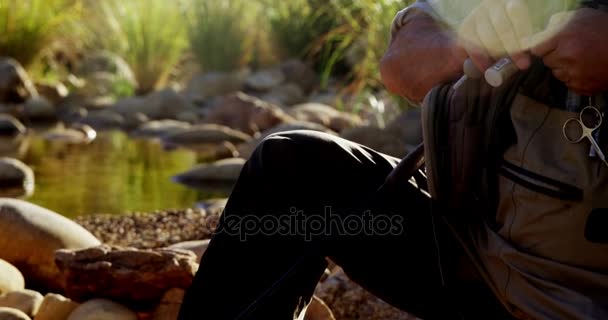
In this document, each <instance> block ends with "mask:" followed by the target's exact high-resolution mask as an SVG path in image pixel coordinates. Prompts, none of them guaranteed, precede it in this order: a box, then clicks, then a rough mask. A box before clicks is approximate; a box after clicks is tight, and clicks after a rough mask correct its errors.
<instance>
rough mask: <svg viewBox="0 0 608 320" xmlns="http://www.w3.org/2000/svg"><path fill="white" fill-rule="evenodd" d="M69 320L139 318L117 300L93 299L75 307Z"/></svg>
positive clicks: (126, 319)
mask: <svg viewBox="0 0 608 320" xmlns="http://www.w3.org/2000/svg"><path fill="white" fill-rule="evenodd" d="M67 320H137V314H136V313H135V312H133V311H131V310H129V308H127V307H125V306H123V305H121V304H118V303H116V302H113V301H110V300H106V299H93V300H89V301H87V302H85V303H83V304H81V305H80V306H78V307H77V308H76V309H74V311H73V312H72V313H71V314H70V316H69V317H68V319H67Z"/></svg>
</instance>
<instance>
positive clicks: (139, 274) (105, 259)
mask: <svg viewBox="0 0 608 320" xmlns="http://www.w3.org/2000/svg"><path fill="white" fill-rule="evenodd" d="M55 262H56V264H57V266H58V267H59V270H61V273H62V275H63V276H64V277H65V280H66V286H65V292H66V295H67V296H68V297H70V298H72V299H74V300H77V301H80V300H85V299H87V298H90V297H104V298H108V299H112V300H116V301H121V302H125V303H128V304H129V305H131V304H132V303H134V304H153V303H156V302H158V301H159V300H160V298H161V297H162V296H163V294H164V293H165V292H166V291H167V290H169V289H171V288H182V289H187V288H188V287H189V286H190V284H191V283H192V279H193V278H194V274H195V273H196V270H197V269H198V264H197V263H196V255H195V254H194V253H192V252H190V251H186V250H178V249H153V250H140V249H135V248H123V247H111V246H108V245H102V246H98V247H93V248H88V249H82V250H69V249H64V250H58V251H57V252H56V254H55Z"/></svg>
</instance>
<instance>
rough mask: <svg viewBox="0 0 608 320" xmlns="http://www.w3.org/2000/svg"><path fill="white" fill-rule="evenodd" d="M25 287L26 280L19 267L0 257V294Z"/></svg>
mask: <svg viewBox="0 0 608 320" xmlns="http://www.w3.org/2000/svg"><path fill="white" fill-rule="evenodd" d="M23 289H25V280H24V279H23V275H22V274H21V271H19V269H17V268H15V266H13V265H12V264H10V263H8V262H6V261H4V260H2V259H0V294H4V293H7V292H11V291H18V290H23Z"/></svg>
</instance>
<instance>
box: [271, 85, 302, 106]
mask: <svg viewBox="0 0 608 320" xmlns="http://www.w3.org/2000/svg"><path fill="white" fill-rule="evenodd" d="M304 99H305V97H304V92H303V91H302V89H301V88H300V87H299V86H298V85H296V84H293V83H286V84H283V85H280V86H278V87H275V88H273V89H272V90H271V91H270V92H269V93H267V94H265V95H263V96H262V100H264V101H268V102H270V103H274V104H276V105H279V106H292V105H294V104H297V103H301V102H303V101H304Z"/></svg>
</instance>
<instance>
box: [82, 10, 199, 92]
mask: <svg viewBox="0 0 608 320" xmlns="http://www.w3.org/2000/svg"><path fill="white" fill-rule="evenodd" d="M181 4H182V2H179V1H166V0H128V1H124V0H103V1H90V2H88V6H87V10H88V13H89V15H90V16H91V17H87V20H88V21H84V22H85V23H86V25H87V26H88V30H89V31H90V33H91V39H90V41H89V44H90V46H91V47H92V48H94V49H103V50H108V51H111V52H114V53H117V54H119V55H120V56H122V57H123V58H124V59H125V60H126V61H127V63H128V64H129V66H130V67H131V68H132V69H133V73H134V74H135V78H136V80H137V83H138V91H139V92H140V93H145V92H149V91H151V90H154V89H155V88H157V87H159V86H161V85H163V84H164V83H165V80H166V79H167V77H168V75H169V73H170V72H171V69H172V68H173V67H174V65H175V64H176V63H177V61H178V60H179V58H180V56H181V54H182V52H183V50H184V48H185V47H186V46H187V41H186V37H185V26H184V22H183V21H184V13H183V11H184V10H183V9H184V8H183V7H182V5H181Z"/></svg>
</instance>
